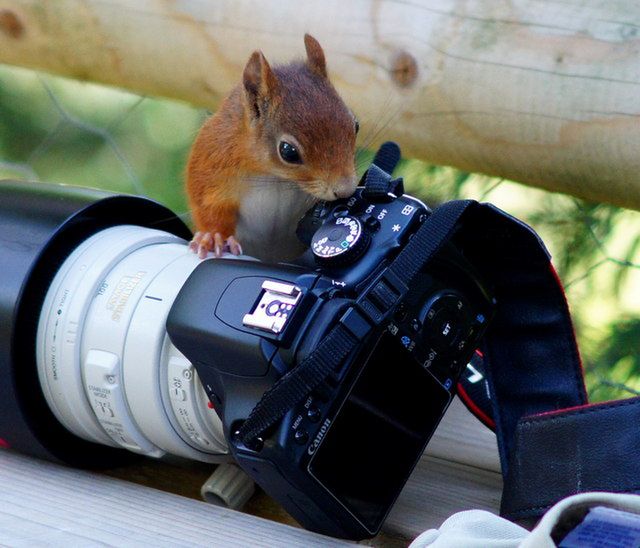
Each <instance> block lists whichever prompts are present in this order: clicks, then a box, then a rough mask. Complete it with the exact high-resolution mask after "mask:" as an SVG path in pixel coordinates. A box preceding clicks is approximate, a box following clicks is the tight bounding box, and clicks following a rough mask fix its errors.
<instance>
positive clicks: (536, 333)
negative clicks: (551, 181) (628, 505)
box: [455, 204, 640, 520]
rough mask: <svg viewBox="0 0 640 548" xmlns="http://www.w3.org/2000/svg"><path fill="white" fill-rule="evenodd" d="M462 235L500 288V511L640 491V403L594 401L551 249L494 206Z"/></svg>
mask: <svg viewBox="0 0 640 548" xmlns="http://www.w3.org/2000/svg"><path fill="white" fill-rule="evenodd" d="M469 221H471V222H469V223H468V224H467V226H466V227H464V229H463V230H461V231H460V232H459V234H458V235H457V239H456V242H455V243H456V245H457V246H459V247H461V248H462V249H463V251H464V253H465V255H466V256H467V257H468V258H470V259H471V262H472V263H473V264H474V265H475V266H477V267H478V268H479V270H480V271H481V273H482V274H483V276H484V277H485V278H486V279H488V280H491V281H492V283H493V284H494V295H495V296H496V299H497V301H498V312H497V315H496V317H495V318H494V320H493V322H492V324H491V326H490V328H489V330H488V333H487V334H486V336H485V340H484V344H483V351H484V361H485V371H486V375H487V381H488V382H487V384H488V387H489V391H490V396H491V398H490V405H491V408H492V416H493V419H494V420H495V425H496V428H495V429H496V435H497V438H498V446H499V450H500V459H501V464H502V473H503V477H504V490H503V496H502V504H501V514H502V515H504V516H506V517H508V518H510V519H524V520H526V519H532V518H537V517H539V516H541V515H542V514H543V513H544V512H545V511H546V510H547V509H548V508H550V507H551V506H552V505H553V504H555V503H556V502H558V501H559V500H560V499H562V498H565V497H567V496H570V495H573V494H576V493H582V492H588V491H611V492H616V493H639V492H640V458H639V456H640V435H638V424H640V398H637V397H636V398H630V399H625V400H619V401H613V402H605V403H598V404H588V403H587V396H586V391H585V388H584V382H583V371H582V365H581V362H580V356H579V353H578V348H577V344H576V341H575V335H574V332H573V326H572V322H571V317H570V314H569V309H568V306H567V303H566V299H565V296H564V291H563V288H562V284H561V282H560V280H559V279H558V277H557V274H556V272H555V270H554V268H553V266H552V264H551V261H550V257H549V254H548V252H547V251H546V249H545V247H544V244H543V243H542V242H541V241H540V239H539V238H538V236H537V235H536V233H535V232H534V231H533V230H532V229H531V228H530V227H528V226H527V225H525V224H524V223H522V222H520V221H518V220H517V219H514V218H513V217H510V216H509V215H507V214H506V213H504V212H502V211H500V210H499V209H497V208H495V207H494V206H491V205H486V204H483V205H481V206H480V207H479V208H477V210H476V212H475V218H473V219H469Z"/></svg>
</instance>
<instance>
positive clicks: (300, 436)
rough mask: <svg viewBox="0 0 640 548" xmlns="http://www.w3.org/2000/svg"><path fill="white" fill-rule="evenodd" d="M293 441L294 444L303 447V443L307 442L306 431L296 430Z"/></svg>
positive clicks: (307, 435)
mask: <svg viewBox="0 0 640 548" xmlns="http://www.w3.org/2000/svg"><path fill="white" fill-rule="evenodd" d="M293 439H294V440H295V441H296V443H298V444H300V445H304V444H305V443H307V441H309V434H308V433H307V431H306V430H296V433H295V434H294V436H293Z"/></svg>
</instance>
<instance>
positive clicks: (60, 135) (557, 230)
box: [0, 66, 640, 400]
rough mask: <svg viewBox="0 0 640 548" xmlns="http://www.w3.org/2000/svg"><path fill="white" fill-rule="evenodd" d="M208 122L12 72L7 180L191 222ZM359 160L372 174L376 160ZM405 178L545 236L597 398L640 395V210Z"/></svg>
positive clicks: (451, 179) (7, 77)
mask: <svg viewBox="0 0 640 548" xmlns="http://www.w3.org/2000/svg"><path fill="white" fill-rule="evenodd" d="M206 115H207V113H206V112H205V111H203V110H200V109H195V108H192V107H190V106H188V105H184V104H181V103H178V102H173V101H165V100H156V99H150V98H146V97H141V96H138V95H134V94H130V93H127V92H124V91H120V90H114V89H111V88H104V87H101V86H96V85H91V84H83V83H79V82H75V81H70V80H65V79H61V78H54V77H51V76H45V75H41V74H38V73H35V72H32V71H28V70H24V69H17V68H10V67H2V66H0V178H13V179H25V180H36V181H49V182H58V183H66V184H72V185H82V186H91V187H98V188H104V189H109V190H114V191H119V192H129V193H136V194H141V195H145V196H149V197H151V198H153V199H156V200H158V201H161V202H163V203H165V204H166V205H168V206H169V207H170V208H172V209H173V210H174V211H175V212H178V213H179V214H180V215H181V216H183V217H184V218H185V220H187V221H188V220H189V212H188V210H187V206H186V200H185V196H184V190H183V181H184V177H183V170H184V164H185V161H186V158H187V155H188V151H189V147H190V145H191V143H192V142H193V139H194V138H195V135H196V132H197V131H198V128H199V127H200V124H201V123H202V120H203V119H204V118H205V116H206ZM379 131H382V132H383V131H384V128H381V129H380V130H379ZM382 137H384V135H382ZM359 156H360V157H359V159H358V160H359V161H358V164H359V165H362V166H365V165H367V163H368V162H367V161H368V160H369V159H370V158H371V152H370V151H366V150H363V151H361V152H360V154H359ZM398 171H399V172H400V174H402V175H403V176H404V177H405V181H406V187H407V190H408V192H410V193H412V194H414V195H417V196H418V197H420V198H422V199H424V200H425V201H426V202H427V203H430V204H434V203H438V202H441V201H444V200H448V199H453V198H458V197H467V198H475V199H479V200H488V201H491V202H493V203H495V204H496V205H498V206H499V207H502V208H503V209H505V210H507V211H509V212H510V213H512V214H514V215H516V216H517V217H520V218H522V219H523V220H525V221H526V222H528V223H529V224H531V225H532V226H533V227H534V228H535V229H536V230H538V232H540V234H541V235H542V237H543V239H544V240H545V241H546V243H547V244H548V246H549V248H550V250H551V252H552V254H553V256H554V263H555V265H556V268H557V269H558V272H559V274H560V277H561V278H562V280H563V281H564V283H565V287H566V290H567V297H568V300H569V304H570V306H571V309H572V312H573V314H574V321H575V324H576V330H577V335H578V341H579V344H580V347H581V350H582V354H583V361H584V365H585V370H586V375H587V384H588V388H589V391H590V395H591V397H592V398H593V399H594V400H606V399H611V398H620V397H625V396H630V395H639V394H640V353H639V352H638V350H640V213H638V212H635V211H630V210H624V209H620V208H616V207H613V206H608V205H598V204H590V203H586V202H583V201H580V200H577V199H575V198H572V197H568V196H565V195H560V194H554V193H549V192H545V191H541V190H537V189H532V188H528V187H524V186H522V185H518V184H516V183H513V182H510V181H505V180H500V179H494V178H489V177H485V176H481V175H476V174H468V173H463V172H460V171H457V170H455V169H452V168H445V167H438V166H430V165H427V164H425V163H423V162H419V161H415V160H411V161H404V162H403V163H402V164H401V166H400V167H399V168H398Z"/></svg>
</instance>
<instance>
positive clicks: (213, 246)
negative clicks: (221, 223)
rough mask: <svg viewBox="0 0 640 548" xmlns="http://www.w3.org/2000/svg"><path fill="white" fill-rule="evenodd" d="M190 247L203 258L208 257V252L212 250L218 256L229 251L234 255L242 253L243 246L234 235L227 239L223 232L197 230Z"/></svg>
mask: <svg viewBox="0 0 640 548" xmlns="http://www.w3.org/2000/svg"><path fill="white" fill-rule="evenodd" d="M189 249H190V250H191V251H193V252H194V253H197V254H198V257H200V258H201V259H204V258H206V256H207V254H208V253H209V252H210V251H212V252H213V255H214V256H215V257H217V258H220V257H222V253H223V252H225V251H229V252H231V253H233V254H234V255H241V254H242V246H241V245H240V242H238V240H236V238H235V237H234V236H229V237H228V238H227V239H226V240H225V239H224V238H223V237H222V234H220V233H219V232H216V233H215V234H212V233H211V232H200V231H198V232H196V233H195V235H194V236H193V240H191V242H189Z"/></svg>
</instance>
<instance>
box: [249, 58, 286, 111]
mask: <svg viewBox="0 0 640 548" xmlns="http://www.w3.org/2000/svg"><path fill="white" fill-rule="evenodd" d="M242 84H243V86H244V92H245V97H246V99H247V102H248V104H249V106H250V108H251V110H252V113H253V114H254V115H255V117H256V118H258V117H260V115H261V114H262V111H263V110H264V108H265V107H266V106H267V104H268V103H269V100H270V99H272V98H273V96H274V94H275V93H276V90H277V88H278V78H277V77H276V75H275V74H274V72H273V70H271V67H270V66H269V63H268V62H267V60H266V59H265V56H264V55H263V54H262V52H261V51H254V52H253V53H252V54H251V57H250V58H249V61H247V64H246V66H245V67H244V72H243V73H242Z"/></svg>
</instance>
